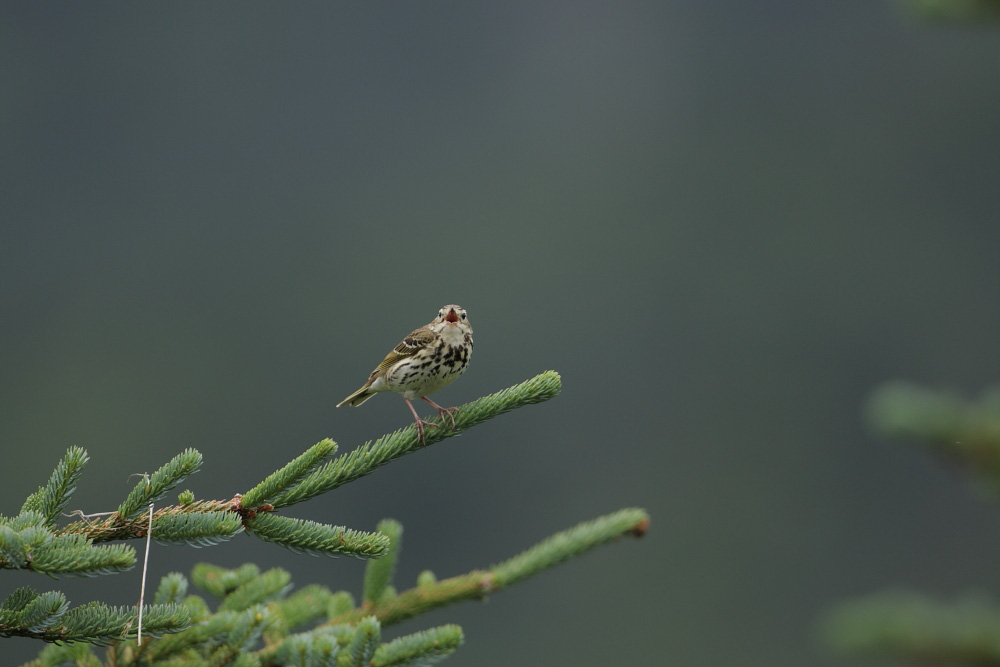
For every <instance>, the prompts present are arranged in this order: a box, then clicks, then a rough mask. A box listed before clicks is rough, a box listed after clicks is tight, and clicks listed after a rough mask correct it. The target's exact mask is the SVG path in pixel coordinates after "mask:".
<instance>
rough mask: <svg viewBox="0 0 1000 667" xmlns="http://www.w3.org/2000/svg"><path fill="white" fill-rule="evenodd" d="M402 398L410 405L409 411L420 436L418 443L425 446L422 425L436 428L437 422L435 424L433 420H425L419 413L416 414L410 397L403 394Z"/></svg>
mask: <svg viewBox="0 0 1000 667" xmlns="http://www.w3.org/2000/svg"><path fill="white" fill-rule="evenodd" d="M403 400H404V401H406V405H408V406H409V407H410V412H412V413H413V419H414V421H415V422H416V424H417V437H419V438H420V444H421V445H423V446H424V447H426V446H427V441H426V440H425V439H424V426H433V427H434V428H437V424H435V423H434V422H425V421H424V420H423V419H421V418H420V415H418V414H417V411H416V410H415V409H414V408H413V403H410V399H408V398H406V397H405V396H404V397H403Z"/></svg>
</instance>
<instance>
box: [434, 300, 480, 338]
mask: <svg viewBox="0 0 1000 667" xmlns="http://www.w3.org/2000/svg"><path fill="white" fill-rule="evenodd" d="M432 324H437V325H439V326H441V328H442V329H443V328H446V327H456V326H457V327H459V328H460V329H468V330H469V331H471V330H472V326H471V325H470V324H469V315H468V314H467V313H466V312H465V308H462V307H461V306H456V305H455V304H452V305H450V306H445V307H444V308H442V309H441V310H439V311H438V314H437V317H436V318H434V322H433V323H432Z"/></svg>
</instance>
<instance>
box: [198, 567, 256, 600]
mask: <svg viewBox="0 0 1000 667" xmlns="http://www.w3.org/2000/svg"><path fill="white" fill-rule="evenodd" d="M258 575H260V568H259V567H257V566H256V565H254V564H253V563H244V564H243V565H240V566H239V567H238V568H236V569H234V570H229V569H226V568H224V567H219V566H218V565H211V564H209V563H198V564H197V565H195V566H194V569H193V570H191V582H192V583H193V584H194V585H195V586H197V587H198V588H200V589H201V590H203V591H205V592H206V593H208V594H209V595H214V596H215V597H217V598H220V599H221V598H224V597H226V596H227V595H229V594H230V593H232V592H233V591H235V590H236V589H237V588H239V587H240V586H242V585H243V584H245V583H247V582H248V581H252V580H254V579H255V578H257V576H258Z"/></svg>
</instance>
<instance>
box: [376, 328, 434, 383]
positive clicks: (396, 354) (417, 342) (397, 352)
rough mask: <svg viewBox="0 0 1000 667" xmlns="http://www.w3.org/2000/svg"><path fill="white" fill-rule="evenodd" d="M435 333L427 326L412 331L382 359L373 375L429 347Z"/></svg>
mask: <svg viewBox="0 0 1000 667" xmlns="http://www.w3.org/2000/svg"><path fill="white" fill-rule="evenodd" d="M436 335H437V334H435V333H434V332H433V331H431V330H430V329H428V328H427V327H420V328H419V329H416V330H414V331H413V332H412V333H410V335H409V336H407V337H406V338H404V339H403V340H402V341H400V343H399V345H397V346H396V347H395V348H394V349H393V350H392V352H390V353H389V354H387V355H385V359H383V360H382V363H380V364H379V365H378V366H377V367H376V368H375V370H374V371H372V376H373V377H374V376H377V375H379V374H380V373H382V372H383V371H384V370H386V369H387V368H390V367H391V366H393V365H395V364H396V362H398V361H401V360H403V359H406V358H407V357H412V356H413V355H414V354H416V353H417V352H418V351H420V350H421V349H423V348H425V347H427V346H428V345H430V344H431V341H433V340H434V338H435V336H436Z"/></svg>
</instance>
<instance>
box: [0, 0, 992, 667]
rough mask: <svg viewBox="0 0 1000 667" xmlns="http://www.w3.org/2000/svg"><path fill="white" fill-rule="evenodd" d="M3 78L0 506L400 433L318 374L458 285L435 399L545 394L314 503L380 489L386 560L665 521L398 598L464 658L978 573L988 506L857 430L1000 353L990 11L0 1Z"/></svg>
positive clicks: (782, 657)
mask: <svg viewBox="0 0 1000 667" xmlns="http://www.w3.org/2000/svg"><path fill="white" fill-rule="evenodd" d="M0 80H2V92H0V221H2V229H0V234H2V236H0V285H2V290H0V307H2V323H0V351H2V353H0V443H2V447H3V452H4V455H3V458H4V465H3V473H2V475H3V482H2V488H3V496H2V498H0V511H2V512H4V513H7V514H10V513H13V512H16V510H17V508H18V507H19V505H20V502H21V501H22V500H23V498H24V496H25V495H26V494H27V493H29V492H30V491H31V490H33V489H34V488H35V486H36V485H37V484H39V483H41V482H42V481H43V480H44V479H45V477H46V476H47V475H48V474H49V472H50V470H51V467H52V466H53V465H54V464H55V462H56V461H57V459H58V458H59V456H60V455H61V454H62V453H63V452H64V451H65V449H66V447H68V446H69V445H81V446H83V447H85V448H86V449H87V450H88V451H89V452H90V454H91V457H92V462H91V464H90V466H89V469H88V472H87V474H86V475H85V476H84V478H83V480H82V484H81V487H80V490H79V492H78V493H77V495H75V496H74V497H73V502H72V506H73V507H74V508H77V507H78V508H81V509H86V510H88V511H97V510H109V509H112V508H113V507H114V506H115V504H116V503H117V502H118V501H119V500H120V499H121V497H122V496H123V495H124V493H125V492H126V490H127V489H128V488H130V486H131V484H134V481H135V480H134V479H133V480H129V475H131V474H133V473H137V472H143V471H151V470H153V469H155V468H156V467H157V466H158V465H160V464H161V463H162V462H164V461H166V460H167V459H168V458H169V457H171V456H173V455H174V454H176V453H178V452H179V451H181V450H182V449H183V448H185V447H188V446H193V447H196V448H198V449H199V450H200V451H201V452H202V453H203V454H204V455H205V459H206V464H205V466H204V468H203V472H201V473H200V474H198V475H197V476H195V477H194V478H192V479H191V480H190V481H189V483H188V484H186V485H185V486H187V487H189V488H191V489H192V490H193V491H195V493H196V494H197V495H198V496H201V497H210V498H221V497H229V496H231V495H232V494H233V493H235V492H237V491H244V490H246V489H247V488H248V487H249V486H250V485H251V484H253V483H255V482H256V481H258V480H259V479H260V478H262V477H263V476H264V475H266V474H268V473H270V472H271V471H272V470H273V469H274V468H276V467H277V466H278V465H280V464H281V463H283V462H285V461H286V460H288V459H290V458H292V457H293V456H295V455H297V454H298V453H300V452H301V451H302V450H303V449H304V448H305V447H307V446H308V445H311V444H312V443H314V442H316V441H317V440H319V439H320V438H322V437H326V436H330V437H332V438H334V439H335V440H337V441H338V442H339V443H340V444H341V448H342V449H344V450H346V449H350V448H352V447H354V446H355V445H357V444H358V443H360V442H362V441H363V440H365V439H368V438H372V437H375V436H377V435H380V434H381V433H383V432H385V431H388V430H392V429H395V428H397V427H400V426H403V425H405V424H406V423H407V422H408V421H409V413H408V412H407V410H406V408H405V405H404V404H403V402H402V400H400V399H399V398H398V397H396V396H391V395H390V396H380V397H377V398H376V399H375V400H373V401H372V402H370V403H368V404H366V405H365V406H364V407H363V408H361V409H344V408H342V409H340V410H335V409H334V408H333V406H334V405H335V404H336V403H337V402H338V401H339V400H341V399H342V398H343V397H344V396H346V395H347V394H348V393H349V392H350V391H352V390H353V389H355V388H356V387H357V386H358V385H359V384H360V383H361V382H362V381H363V380H364V379H365V377H366V374H367V373H368V372H369V371H370V370H371V368H372V366H373V365H374V364H375V363H377V361H378V360H379V359H381V356H382V355H383V354H384V353H385V352H386V351H387V350H388V349H389V348H390V347H391V346H392V345H394V344H395V343H396V342H397V341H398V340H399V338H400V337H401V336H402V335H403V334H405V333H406V332H408V331H409V330H410V329H412V328H413V327H416V326H418V325H420V324H423V323H425V322H426V321H428V320H429V319H430V318H431V317H432V316H433V315H434V314H435V312H436V311H437V309H438V308H439V307H440V306H441V305H443V304H445V303H452V302H454V303H459V304H461V305H463V306H465V307H466V308H467V309H468V311H469V314H470V318H471V321H472V323H473V325H474V326H475V330H476V343H477V345H476V352H475V355H474V357H473V360H472V364H471V367H470V370H469V371H468V373H467V374H466V376H465V377H463V378H462V379H461V380H460V381H459V382H457V383H456V384H454V385H452V386H451V387H449V388H447V389H446V390H444V391H442V392H440V393H439V394H438V395H436V396H435V398H436V399H438V400H439V402H442V403H445V404H448V405H452V404H456V403H462V402H465V401H467V400H470V399H472V398H474V397H477V396H479V395H482V394H485V393H488V392H491V391H495V390H497V389H500V388H502V387H506V386H508V385H511V384H514V383H515V382H518V381H521V380H523V379H525V378H528V377H530V376H532V375H534V374H536V373H538V372H540V371H543V370H546V369H549V368H553V369H556V370H558V371H560V372H561V373H562V375H563V380H564V391H563V393H562V395H561V396H559V397H558V398H557V399H555V400H553V401H552V402H550V403H547V404H545V405H542V406H538V407H532V408H526V409H524V410H521V411H518V412H516V413H513V414H511V415H509V416H506V417H503V418H501V419H498V420H496V421H494V422H491V423H489V424H487V425H484V426H482V427H479V428H476V429H474V430H473V431H471V432H469V433H468V434H467V435H465V436H463V437H462V438H460V439H456V440H450V441H448V442H446V443H444V444H442V445H440V446H436V447H433V448H431V449H429V450H428V451H427V452H426V453H420V454H418V455H415V456H410V457H407V458H405V459H403V460H401V461H398V462H395V463H393V464H391V465H390V466H388V467H387V468H385V469H383V470H382V471H381V472H380V473H378V474H376V475H373V476H371V477H368V478H365V479H363V480H361V481H359V482H356V483H354V484H351V485H350V486H349V487H346V488H344V489H342V490H340V491H338V492H335V493H333V494H330V495H328V496H326V497H324V498H321V499H318V500H315V501H312V502H311V503H309V504H308V505H306V506H304V507H303V508H302V509H301V511H298V512H297V516H308V517H312V518H315V519H319V520H323V521H329V522H333V523H341V524H346V525H348V526H351V527H355V528H359V529H368V530H370V529H373V528H374V526H375V523H376V522H377V521H378V519H379V518H381V517H385V516H391V517H394V518H396V519H399V520H400V521H402V522H403V524H404V525H405V527H406V534H405V543H404V552H403V558H402V561H401V564H400V568H399V572H398V582H397V583H398V584H399V585H400V586H401V587H406V586H409V585H411V584H412V582H413V580H414V579H415V577H416V575H417V573H418V572H419V571H420V570H422V569H424V568H428V567H430V568H433V569H434V570H435V571H437V573H438V574H439V575H441V576H446V575H450V574H456V573H459V572H463V571H466V570H468V569H470V568H473V567H477V566H483V565H487V564H489V563H490V562H492V561H495V560H499V559H501V558H504V557H507V556H509V555H512V554H514V553H516V552H517V551H519V550H520V549H522V548H524V547H526V546H528V545H530V544H532V543H533V542H535V541H537V540H538V539H540V538H541V537H543V536H545V535H547V534H549V533H551V532H553V531H556V530H558V529H561V528H564V527H566V526H569V525H572V524H574V523H576V522H578V521H580V520H583V519H586V518H590V517H592V516H596V515H598V514H602V513H605V512H609V511H612V510H615V509H618V508H619V507H623V506H629V505H638V506H643V507H646V508H648V509H649V510H650V512H651V513H652V515H653V524H652V530H651V531H650V533H649V535H648V536H647V537H646V538H645V539H644V540H642V541H639V542H633V541H626V542H623V543H621V544H617V545H613V546H611V547H608V548H605V549H603V550H601V551H599V552H597V553H594V554H591V555H589V556H587V557H585V558H584V559H582V560H578V561H575V562H573V563H571V564H569V565H567V566H564V567H562V568H559V569H557V570H555V571H552V572H550V573H547V574H545V575H543V576H541V577H540V578H538V579H536V580H534V581H531V582H528V583H525V584H522V585H520V586H519V587H517V588H514V589H512V590H510V591H507V592H504V593H502V594H500V595H497V596H495V597H494V598H493V599H491V600H490V601H489V603H488V604H468V605H465V606H459V607H453V608H449V609H445V610H442V611H439V612H436V613H434V614H431V615H430V616H428V617H425V618H422V619H419V620H418V621H414V622H410V623H408V624H406V625H405V626H404V627H402V628H400V629H399V630H402V631H412V630H415V629H418V628H421V627H426V626H428V625H431V624H439V623H443V622H449V621H454V622H458V623H460V624H461V625H462V626H463V627H464V628H465V631H466V635H467V640H468V641H467V646H466V647H465V648H463V649H462V651H461V652H460V654H459V655H458V656H456V657H455V658H453V659H452V662H454V663H455V664H456V665H482V666H492V665H498V666H499V665H510V664H512V660H513V658H512V656H514V655H516V656H517V662H518V663H519V664H536V665H543V664H550V665H551V664H559V665H562V664H577V665H606V664H621V662H622V661H624V662H628V663H629V664H637V665H638V664H642V665H648V664H671V665H720V664H734V665H735V664H741V665H764V664H767V665H789V666H792V665H803V664H811V665H841V664H848V661H847V660H846V659H844V658H843V657H839V656H835V655H833V654H831V653H830V652H829V651H828V650H827V649H825V648H824V647H823V646H822V644H821V643H820V642H818V641H817V638H816V622H817V619H818V617H819V616H820V615H821V613H822V611H823V610H824V609H826V608H827V607H828V606H830V605H831V604H833V603H835V602H837V601H839V600H842V599H844V598H845V597H849V596H851V595H856V594H861V593H866V592H869V591H872V590H875V589H879V588H882V587H886V586H894V585H912V586H917V587H920V588H922V589H924V590H927V591H929V592H932V593H939V594H942V595H949V594H952V593H958V592H962V591H965V590H967V589H969V588H975V587H978V586H986V587H992V588H993V589H994V590H995V589H996V588H997V586H998V585H1000V582H998V581H997V578H996V575H995V571H996V568H995V563H996V559H995V554H996V552H997V549H1000V518H998V516H997V512H996V507H995V506H991V505H988V504H984V503H981V502H980V501H979V500H978V499H977V498H976V497H975V496H974V494H973V493H971V492H970V491H969V490H968V488H967V486H966V485H965V484H964V479H963V478H962V476H961V475H960V474H957V473H956V472H955V471H954V470H949V469H947V468H945V467H943V466H941V465H939V464H938V463H937V462H935V461H933V460H932V459H930V458H929V457H927V456H926V455H924V454H922V453H919V452H915V451H910V450H908V449H906V448H905V447H902V446H899V445H897V444H895V443H893V444H889V445H887V444H884V443H882V442H879V440H878V439H877V438H874V437H872V436H870V435H869V434H868V433H867V432H866V429H865V428H864V425H863V421H862V407H863V402H864V399H865V396H866V395H867V393H868V392H869V390H870V388H871V387H873V386H874V385H875V384H876V383H878V382H880V381H882V380H884V379H890V378H905V379H911V380H915V381H919V382H924V383H928V384H930V385H935V386H938V385H945V386H955V387H958V388H961V389H962V390H964V391H966V392H968V393H970V394H976V393H978V392H979V391H980V390H981V389H982V388H983V387H984V386H987V385H989V384H990V383H992V382H994V381H996V380H997V379H998V378H1000V346H998V344H997V341H998V335H997V329H998V325H1000V314H998V311H1000V309H998V307H997V306H998V303H1000V262H998V248H1000V227H998V224H997V221H998V213H1000V201H998V200H1000V195H998V192H1000V185H998V184H1000V157H998V156H1000V124H998V118H1000V31H998V30H997V29H996V28H995V27H987V26H975V27H972V26H968V27H962V26H941V25H928V24H925V23H921V22H919V21H916V20H914V19H913V18H912V17H910V16H908V15H906V14H905V13H904V12H901V11H900V8H899V5H897V4H895V3H892V2H887V1H885V2H884V1H877V2H848V3H787V2H784V3H783V2H767V1H764V2H753V3H746V2H738V1H735V0H728V1H726V2H717V3H698V2H691V1H687V2H680V1H675V2H638V3H627V4H613V3H595V2H577V3H535V2H523V3H521V2H514V3H467V2H441V3H394V4H388V3H380V4H376V5H371V6H368V5H363V4H355V5H339V4H337V5H335V4H332V3H314V4H305V3H296V4H294V5H291V4H286V3H273V4H262V3H238V4H237V3H217V4H212V5H207V6H206V5H202V4H197V5H195V4H188V5H184V4H176V3H168V4H157V5H143V6H137V5H131V4H129V5H126V4H111V3H59V4H55V3H46V2H36V3H18V4H6V5H5V6H4V7H3V8H2V9H0ZM151 560H152V562H151V574H152V576H154V577H159V576H161V575H162V574H164V573H166V572H169V571H172V570H177V569H179V570H182V571H187V570H189V568H190V566H191V565H192V564H193V563H195V562H197V561H198V560H210V561H212V562H216V563H219V564H223V565H235V564H238V563H241V562H243V561H246V560H254V561H256V562H258V563H260V564H261V565H265V566H273V565H280V566H282V567H285V568H288V569H289V570H291V572H292V573H293V575H294V579H295V581H296V582H297V583H298V584H300V585H304V584H306V583H310V582H314V581H316V582H322V583H325V584H327V585H329V586H331V587H334V588H340V587H347V588H349V589H351V590H353V591H354V592H355V593H356V594H357V592H358V589H359V587H360V577H361V573H362V569H363V564H362V563H361V562H360V561H355V560H352V559H338V560H325V559H323V560H316V559H311V558H308V557H304V556H296V555H293V554H291V553H289V552H286V551H283V550H282V549H280V548H278V547H275V546H270V545H263V544H261V543H259V542H257V541H255V540H251V539H249V538H240V539H237V540H234V541H232V542H230V543H228V544H225V545H222V546H219V547H215V548H212V549H205V550H200V551H195V550H193V549H189V548H182V547H173V548H165V547H162V548H158V549H157V550H155V551H154V553H153V556H152V559H151ZM24 583H31V584H33V585H35V586H36V587H42V588H43V589H46V588H60V589H62V590H64V591H66V592H67V594H68V595H69V597H70V598H71V599H72V600H73V602H74V603H82V602H85V601H87V600H90V599H95V598H97V599H103V600H105V601H108V602H113V603H118V604H131V603H133V602H134V601H135V598H136V595H137V589H138V584H139V572H138V571H133V572H130V573H127V574H124V575H118V576H114V577H103V578H101V579H99V580H72V579H70V580H63V581H60V582H55V583H50V582H48V581H46V580H40V578H39V577H37V576H36V577H29V576H27V575H24V574H20V573H15V574H10V573H7V574H4V575H3V578H2V582H0V594H6V593H7V592H9V591H10V590H12V589H13V588H14V587H15V586H17V585H22V584H24ZM37 648H38V646H37V645H35V644H34V643H32V642H28V641H25V640H10V639H8V640H3V641H2V643H0V651H2V653H3V655H5V656H7V655H9V656H10V659H11V661H12V662H13V661H16V659H25V658H26V657H28V656H30V655H33V653H34V651H35V650H36V649H37ZM661 656H662V658H661ZM661 660H662V661H661ZM4 662H5V663H6V662H7V660H4Z"/></svg>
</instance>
